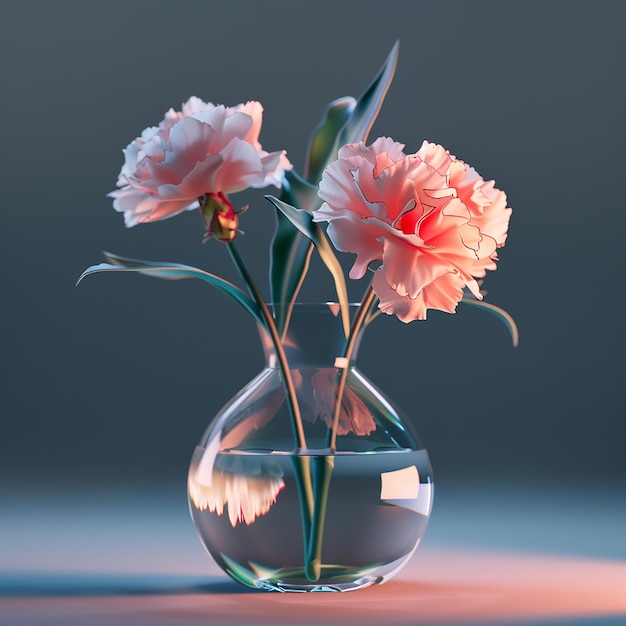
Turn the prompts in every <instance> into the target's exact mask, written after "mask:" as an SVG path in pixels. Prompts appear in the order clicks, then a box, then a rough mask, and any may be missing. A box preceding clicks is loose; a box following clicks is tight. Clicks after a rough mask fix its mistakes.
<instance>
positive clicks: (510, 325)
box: [461, 298, 519, 348]
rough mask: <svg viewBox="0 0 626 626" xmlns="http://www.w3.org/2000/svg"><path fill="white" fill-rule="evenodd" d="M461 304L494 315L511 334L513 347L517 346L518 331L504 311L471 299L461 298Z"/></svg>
mask: <svg viewBox="0 0 626 626" xmlns="http://www.w3.org/2000/svg"><path fill="white" fill-rule="evenodd" d="M461 302H463V303H465V304H469V305H471V306H475V307H478V308H479V309H482V310H483V311H487V313H491V314H492V315H495V316H496V317H497V318H498V319H499V320H500V321H501V322H502V323H503V324H504V325H505V326H506V327H507V329H508V331H509V333H510V334H511V340H512V341H513V347H515V348H517V346H518V344H519V331H518V329H517V324H516V323H515V320H514V319H513V318H512V317H511V316H510V315H509V314H508V313H507V312H506V311H505V310H504V309H501V308H500V307H497V306H495V305H494V304H490V303H489V302H484V301H483V300H474V299H473V298H463V299H462V300H461Z"/></svg>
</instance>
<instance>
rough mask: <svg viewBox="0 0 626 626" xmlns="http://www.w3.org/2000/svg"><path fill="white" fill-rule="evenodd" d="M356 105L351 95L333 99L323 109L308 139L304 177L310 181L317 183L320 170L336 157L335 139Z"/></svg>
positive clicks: (320, 173)
mask: <svg viewBox="0 0 626 626" xmlns="http://www.w3.org/2000/svg"><path fill="white" fill-rule="evenodd" d="M355 106H356V100H355V99H354V98H352V97H351V96H347V97H345V98H338V99H337V100H333V101H332V102H331V103H330V104H329V105H328V106H327V107H326V109H325V110H324V114H323V115H322V119H321V120H320V122H319V123H318V125H317V126H316V127H315V128H314V129H313V133H312V134H311V138H310V139H309V147H308V150H307V159H306V164H305V166H304V177H305V178H306V179H307V180H308V181H309V182H311V183H314V184H316V183H318V182H319V180H320V179H321V178H322V172H323V171H324V169H325V167H326V166H327V165H328V163H330V162H331V161H334V160H335V159H336V158H337V153H336V150H335V148H334V146H335V139H336V138H337V135H338V134H339V131H340V130H341V129H342V128H343V126H344V125H345V123H346V122H347V121H348V119H350V116H351V115H352V112H353V111H354V108H355Z"/></svg>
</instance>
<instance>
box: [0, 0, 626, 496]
mask: <svg viewBox="0 0 626 626" xmlns="http://www.w3.org/2000/svg"><path fill="white" fill-rule="evenodd" d="M1 12H2V18H1V19H0V64H1V65H2V99H1V104H0V106H1V107H2V116H1V119H2V151H1V152H0V158H1V159H2V170H1V171H2V191H3V194H2V211H1V219H2V227H1V231H0V232H1V233H2V239H3V241H2V246H1V247H0V255H1V257H2V268H3V273H2V284H3V289H2V325H1V328H0V333H1V344H0V345H2V354H3V358H2V365H1V367H2V374H1V377H0V385H1V388H0V402H1V417H0V420H1V421H0V485H2V487H4V488H6V487H14V486H18V485H22V484H24V485H25V486H26V487H27V488H28V489H31V490H37V491H45V490H53V489H58V488H59V487H61V486H63V487H68V488H71V487H73V486H76V487H79V486H83V485H90V486H93V485H96V486H98V485H107V486H109V487H111V488H114V489H117V488H119V489H120V490H124V489H126V488H128V487H129V486H130V485H135V484H142V485H150V486H151V487H153V488H158V487H159V486H161V485H176V487H177V488H180V489H181V490H184V484H185V480H186V472H187V465H188V461H189V458H190V454H191V451H192V449H193V447H194V445H195V444H196V442H197V440H198V439H199V438H200V436H201V434H202V432H203V431H204V429H205V427H206V426H207V424H208V422H209V421H210V419H211V417H212V415H214V414H215V413H216V412H217V410H218V409H219V407H220V406H221V405H222V404H223V403H224V402H225V401H226V400H227V399H229V398H230V397H231V396H232V395H233V394H234V393H235V392H236V391H237V390H238V389H239V388H240V387H241V386H243V384H244V383H245V382H247V380H248V379H250V378H251V377H252V376H253V375H255V374H256V373H257V371H258V370H259V369H260V367H261V365H262V355H261V351H260V348H259V346H258V343H257V339H256V331H255V328H254V326H253V324H252V323H251V321H250V320H249V318H248V317H247V316H246V314H245V313H244V312H243V311H240V310H239V309H238V308H237V307H236V306H235V305H234V304H232V303H231V302H230V301H227V300H226V298H225V297H223V296H221V295H220V294H218V293H216V292H214V291H212V290H211V289H210V288H209V287H207V286H206V285H204V284H203V283H200V282H195V281H181V282H161V281H156V280H151V279H148V278H146V277H141V276H130V275H123V276H121V275H101V276H96V277H93V278H91V279H89V280H88V281H86V282H85V283H83V284H82V285H81V286H80V287H78V288H74V282H75V281H76V278H77V276H78V275H79V274H80V272H81V271H82V270H83V269H84V268H85V267H86V266H88V265H91V264H94V263H97V262H100V260H101V256H100V251H101V250H110V251H112V252H115V253H118V254H122V255H127V256H135V257H139V258H146V259H153V260H169V261H177V262H182V263H189V264H192V265H197V266H201V267H204V268H206V269H208V270H210V271H214V272H217V273H220V274H222V275H224V276H226V277H233V274H232V272H231V270H230V267H229V261H228V258H227V255H226V251H225V250H224V249H223V248H222V247H220V245H218V244H216V243H213V242H212V243H210V244H207V245H204V246H203V245H202V244H201V240H202V235H203V230H202V226H201V224H200V221H199V218H198V216H197V214H195V213H189V214H185V215H181V216H178V217H176V218H174V219H172V220H169V221H165V222H161V223H156V224H152V225H145V226H138V227H136V228H134V229H130V230H126V229H125V228H124V226H123V221H122V217H121V215H119V214H117V213H115V212H114V211H113V209H112V207H111V201H110V200H109V199H107V198H106V197H105V194H106V193H107V192H109V191H111V190H112V189H113V188H114V186H115V181H116V177H117V174H118V171H119V168H120V166H121V164H122V152H121V150H122V148H124V147H125V146H126V144H127V143H128V142H129V141H130V140H131V139H132V138H133V137H135V136H136V135H137V134H139V132H140V131H141V130H142V129H143V128H144V127H146V126H149V125H153V124H155V123H158V121H159V120H160V119H161V118H162V115H163V113H164V112H165V111H166V110H167V109H168V108H169V107H170V106H174V107H175V108H177V107H179V105H180V103H181V102H182V101H184V100H186V99H187V98H188V97H189V96H191V95H197V96H199V97H201V98H203V99H205V100H210V101H214V102H221V103H224V104H229V105H234V104H236V103H238V102H241V101H245V100H248V99H258V100H260V101H261V102H262V103H263V105H264V107H265V118H264V127H263V131H262V134H261V141H262V142H263V145H264V147H265V148H266V149H268V150H277V149H282V148H285V149H286V150H287V151H288V154H289V157H290V158H291V160H292V162H293V163H294V164H295V165H296V168H297V169H301V167H302V164H303V156H304V151H305V147H306V142H307V138H308V135H309V132H310V130H311V128H312V127H313V125H314V124H316V123H317V121H318V119H319V117H320V114H321V112H322V110H323V108H324V106H325V105H326V103H327V102H329V101H330V100H332V99H334V98H336V97H339V96H343V95H355V96H356V95H358V94H359V93H360V92H361V90H362V89H363V88H364V87H365V86H366V85H367V83H368V82H369V80H370V79H371V77H372V76H373V75H374V74H375V72H376V71H377V70H378V68H379V67H380V65H381V64H382V62H383V60H384V58H385V57H386V55H387V53H388V51H389V49H390V48H391V46H392V45H393V43H394V41H395V40H396V39H400V42H401V48H400V61H399V65H398V69H397V73H396V77H395V80H394V83H393V85H392V88H391V90H390V92H389V94H388V97H387V100H386V102H385V104H384V107H383V109H382V112H381V114H380V117H379V120H378V122H377V123H376V125H375V127H374V130H373V132H372V135H371V137H372V138H374V137H376V136H378V135H383V134H384V135H389V136H391V137H393V138H394V139H396V140H398V141H401V142H403V143H406V144H407V148H408V149H411V150H414V149H417V148H418V147H419V145H420V144H421V142H422V140H423V139H424V138H427V139H429V140H431V141H436V142H439V143H442V144H443V145H444V146H446V147H447V148H448V149H449V150H450V151H451V152H452V153H453V154H456V155H457V156H458V157H459V158H462V159H464V160H466V161H468V162H469V163H471V164H472V165H474V166H475V167H476V169H477V170H478V171H479V172H480V173H481V174H482V175H483V176H484V177H485V178H486V179H491V178H494V179H495V180H496V182H497V185H498V187H500V188H501V189H504V190H505V191H506V192H507V194H508V197H509V203H510V206H512V207H513V209H514V213H513V218H512V221H511V227H510V236H509V240H508V243H507V246H506V247H505V248H504V249H503V250H502V251H501V255H500V257H501V262H500V264H499V269H498V271H497V272H495V273H491V274H490V275H489V276H488V278H487V281H486V283H485V288H486V289H487V291H488V292H489V293H488V300H489V301H490V302H493V303H494V304H497V305H499V306H502V307H504V308H505V309H506V310H508V311H509V312H510V313H511V314H512V315H513V316H514V317H515V319H516V320H517V322H518V324H519V328H520V333H521V343H520V347H519V348H517V349H513V348H512V347H511V344H510V341H509V339H508V336H507V333H506V330H505V329H504V327H503V326H501V325H500V323H499V322H498V321H496V320H495V318H492V317H491V316H488V315H485V314H484V313H481V312H478V311H476V310H474V309H469V308H460V309H459V312H458V313H457V315H455V316H449V315H445V314H437V313H433V314H431V315H430V316H429V320H428V321H427V322H421V323H419V322H416V323H413V324H411V325H410V326H408V327H407V326H405V325H403V324H401V323H400V322H397V321H396V320H394V319H391V318H385V319H380V320H379V321H378V322H377V324H375V325H374V326H373V327H372V328H371V329H370V331H368V334H367V335H366V337H365V341H364V344H363V347H362V350H361V358H360V365H361V369H362V370H363V371H364V372H365V373H366V374H367V375H368V376H369V377H370V378H371V379H372V380H373V381H375V382H376V383H377V384H378V385H379V386H380V387H382V388H383V389H384V390H385V391H386V392H387V393H388V395H390V396H391V397H392V398H394V399H395V400H396V401H397V403H398V404H399V405H400V406H402V407H404V409H405V411H406V412H407V413H408V414H409V415H410V416H411V419H412V420H413V423H414V425H415V426H416V428H417V429H418V431H419V432H420V434H421V436H422V439H423V440H424V443H425V445H426V446H427V448H428V449H429V452H430V454H431V460H432V462H433V466H434V470H435V476H436V480H438V481H439V482H440V484H443V485H445V484H446V483H448V484H452V483H459V482H460V483H462V482H463V481H471V482H474V483H476V482H478V483H481V484H485V485H490V484H494V485H495V484H498V483H499V482H500V481H504V482H507V483H516V484H519V483H531V482H537V481H541V482H545V483H549V484H552V485H554V494H555V497H558V493H559V492H558V487H559V485H571V486H573V487H574V488H576V487H577V486H580V485H585V486H586V485H598V484H601V483H603V482H604V483H615V484H616V485H618V487H619V489H620V490H623V487H624V485H625V483H626V454H625V453H624V441H625V435H626V426H625V420H624V413H625V411H624V367H623V365H624V364H623V361H624V358H623V354H624V328H623V308H622V307H623V303H624V281H623V275H624V271H623V270H624V257H623V252H622V251H623V249H624V248H623V246H624V244H623V238H624V231H625V226H626V217H625V211H624V193H623V189H622V187H623V182H624V174H623V171H624V169H623V158H622V151H623V146H624V145H625V142H624V139H625V137H624V134H625V133H624V104H625V102H624V100H625V99H624V60H625V38H624V36H623V25H624V23H626V22H625V18H626V4H624V3H622V2H608V1H604V2H594V3H590V2H550V1H548V2H546V1H542V2H502V1H497V2H496V1H494V2H485V1H479V2H456V1H441V2H436V3H434V2H421V1H418V2H399V1H397V0H386V1H385V2H371V1H369V0H367V1H365V0H359V1H358V2H356V1H355V2H343V1H333V2H329V1H327V0H322V1H320V0H318V1H317V2H315V3H306V4H305V3H297V2H291V1H289V2H287V1H284V2H283V1H276V0H274V1H271V2H243V1H241V0H231V1H230V2H228V3H225V2H213V1H207V0H204V1H201V2H196V1H192V0H184V1H181V2H177V3H176V4H175V5H173V4H172V3H167V2H160V1H158V2H157V1H150V2H147V1H137V0H131V1H128V2H107V3H105V2H84V1H83V2H71V1H68V0H62V1H57V2H50V3H46V2H34V1H32V0H30V1H29V0H26V1H24V0H20V2H16V1H7V0H5V1H4V2H3V3H2V11H1ZM233 200H234V201H235V203H237V204H241V205H243V204H246V203H250V204H251V208H250V210H249V211H248V213H246V215H245V216H244V217H243V220H242V226H243V228H244V230H245V231H246V235H245V236H244V237H241V238H240V240H239V241H240V249H241V251H242V254H243V255H244V256H245V257H246V259H248V260H249V261H250V263H251V265H252V266H253V268H254V271H255V275H256V277H257V280H258V282H259V283H261V284H262V285H263V286H264V289H265V293H267V288H266V285H267V282H266V275H267V267H266V258H267V246H268V243H269V240H270V238H271V235H272V232H273V215H272V209H271V207H270V206H269V205H268V204H267V203H266V201H265V200H264V199H263V197H262V192H251V193H242V194H239V195H237V196H234V197H233ZM349 261H350V259H346V262H349ZM313 272H314V273H313V275H312V276H311V277H310V278H309V286H308V288H307V289H308V290H307V292H306V293H305V296H306V297H308V298H309V299H327V298H332V288H331V285H330V283H329V282H328V280H327V277H326V275H325V273H324V272H323V271H321V270H320V268H319V267H314V268H313ZM351 288H352V289H353V291H352V294H353V296H354V297H358V296H359V295H360V293H361V291H362V289H363V288H364V286H363V285H361V284H355V285H352V286H351Z"/></svg>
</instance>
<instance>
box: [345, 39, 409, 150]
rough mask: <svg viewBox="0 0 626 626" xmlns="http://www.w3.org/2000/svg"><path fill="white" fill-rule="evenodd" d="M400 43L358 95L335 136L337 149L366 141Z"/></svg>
mask: <svg viewBox="0 0 626 626" xmlns="http://www.w3.org/2000/svg"><path fill="white" fill-rule="evenodd" d="M399 51H400V43H399V42H398V41H396V43H395V44H394V46H393V48H392V49H391V52H390V53H389V55H388V56H387V59H386V60H385V62H384V64H383V66H382V67H381V68H380V70H379V72H378V74H376V77H375V78H374V80H373V81H372V82H371V83H370V84H369V86H368V87H367V89H366V90H365V91H364V92H363V93H362V94H361V96H360V97H359V99H358V101H357V103H356V107H355V108H354V111H353V113H352V115H350V118H349V119H348V121H347V122H346V123H345V124H344V126H343V128H342V129H341V132H340V133H339V134H338V136H337V150H338V149H339V148H340V147H341V146H343V145H345V144H347V143H353V142H355V141H362V142H363V143H365V141H367V136H368V135H369V132H370V130H371V128H372V126H373V125H374V122H375V121H376V117H377V116H378V112H379V111H380V108H381V106H382V104H383V100H384V99H385V96H386V95H387V91H389V86H390V85H391V81H392V80H393V75H394V74H395V71H396V66H397V64H398V53H399Z"/></svg>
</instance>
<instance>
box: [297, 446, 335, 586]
mask: <svg viewBox="0 0 626 626" xmlns="http://www.w3.org/2000/svg"><path fill="white" fill-rule="evenodd" d="M334 467H335V457H334V456H333V455H328V456H316V457H314V458H313V471H312V474H313V487H314V491H315V502H314V505H313V519H312V520H311V534H310V536H309V542H308V543H309V545H308V548H309V549H308V551H307V554H306V566H305V571H304V573H305V575H306V577H307V579H308V580H310V581H311V582H316V581H318V580H319V579H320V576H321V574H322V544H323V539H324V521H325V520H326V505H327V504H328V491H329V489H330V478H331V476H332V473H333V469H334Z"/></svg>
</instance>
